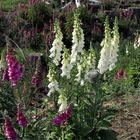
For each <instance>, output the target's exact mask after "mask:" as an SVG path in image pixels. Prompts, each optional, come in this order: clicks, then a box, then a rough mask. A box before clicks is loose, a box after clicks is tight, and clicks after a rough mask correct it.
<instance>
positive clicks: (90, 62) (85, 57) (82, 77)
mask: <svg viewBox="0 0 140 140" xmlns="http://www.w3.org/2000/svg"><path fill="white" fill-rule="evenodd" d="M94 69H95V54H94V50H93V49H92V48H91V49H90V52H89V54H87V52H86V51H84V53H83V54H82V56H81V60H80V63H77V70H78V74H77V75H76V77H77V78H76V80H77V81H78V82H80V85H81V86H83V85H84V83H85V81H89V78H87V77H88V73H89V71H91V70H94Z"/></svg>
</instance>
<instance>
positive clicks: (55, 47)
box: [50, 21, 64, 66]
mask: <svg viewBox="0 0 140 140" xmlns="http://www.w3.org/2000/svg"><path fill="white" fill-rule="evenodd" d="M54 32H55V39H54V41H53V44H52V48H51V49H50V58H52V59H53V63H54V64H55V65H56V66H58V65H59V62H60V60H61V51H62V46H64V44H63V42H62V39H63V34H62V32H61V29H60V26H59V23H58V21H56V22H55V25H54Z"/></svg>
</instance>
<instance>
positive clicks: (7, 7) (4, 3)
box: [0, 0, 27, 11]
mask: <svg viewBox="0 0 140 140" xmlns="http://www.w3.org/2000/svg"><path fill="white" fill-rule="evenodd" d="M25 1H27V0H1V1H0V6H1V8H2V10H4V11H11V10H12V11H13V10H14V9H15V8H16V6H17V4H18V3H19V2H25Z"/></svg>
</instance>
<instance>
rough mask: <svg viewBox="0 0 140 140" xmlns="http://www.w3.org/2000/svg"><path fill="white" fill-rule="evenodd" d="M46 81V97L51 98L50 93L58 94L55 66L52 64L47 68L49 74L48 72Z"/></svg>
mask: <svg viewBox="0 0 140 140" xmlns="http://www.w3.org/2000/svg"><path fill="white" fill-rule="evenodd" d="M47 77H48V81H49V85H48V88H49V92H48V96H51V94H52V93H54V92H55V91H57V92H59V91H60V89H59V84H58V82H57V80H56V71H55V66H54V65H53V64H52V65H50V67H49V72H48V75H47Z"/></svg>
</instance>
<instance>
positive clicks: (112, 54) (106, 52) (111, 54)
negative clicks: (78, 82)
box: [97, 17, 119, 74]
mask: <svg viewBox="0 0 140 140" xmlns="http://www.w3.org/2000/svg"><path fill="white" fill-rule="evenodd" d="M112 33H113V37H112V35H111V30H110V27H109V19H108V17H107V18H106V21H105V38H104V39H103V41H102V42H101V46H102V49H101V52H100V53H101V56H100V60H99V62H98V66H97V68H98V70H99V73H100V74H103V73H104V72H106V71H107V70H112V69H113V68H114V67H115V63H116V62H117V56H118V54H117V52H118V47H119V32H118V21H117V18H115V22H114V27H113V32H112Z"/></svg>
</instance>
